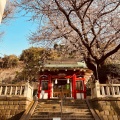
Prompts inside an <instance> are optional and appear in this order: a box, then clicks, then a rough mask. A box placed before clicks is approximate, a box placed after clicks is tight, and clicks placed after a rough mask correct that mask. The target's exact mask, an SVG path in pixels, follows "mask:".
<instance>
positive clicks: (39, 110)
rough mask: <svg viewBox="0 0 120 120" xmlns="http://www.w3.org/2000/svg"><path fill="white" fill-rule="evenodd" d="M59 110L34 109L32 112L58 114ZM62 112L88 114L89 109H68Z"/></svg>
mask: <svg viewBox="0 0 120 120" xmlns="http://www.w3.org/2000/svg"><path fill="white" fill-rule="evenodd" d="M60 110H61V109H55V110H53V109H47V108H46V109H40V108H39V109H35V110H34V112H59V111H60ZM62 111H63V112H64V111H65V112H70V111H71V112H79V113H80V112H90V111H89V109H75V108H73V109H69V108H63V109H62Z"/></svg>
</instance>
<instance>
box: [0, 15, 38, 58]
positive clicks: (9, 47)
mask: <svg viewBox="0 0 120 120" xmlns="http://www.w3.org/2000/svg"><path fill="white" fill-rule="evenodd" d="M28 19H29V18H28V17H18V18H15V19H13V20H10V21H9V23H7V24H6V25H4V24H1V25H0V31H4V32H5V34H4V35H3V37H2V38H0V56H3V55H4V54H5V55H10V54H15V55H17V56H19V55H20V54H21V53H22V50H24V49H27V48H29V47H31V46H32V45H31V44H29V41H28V40H27V37H28V36H29V33H30V31H35V29H36V26H37V25H36V24H35V23H34V22H33V21H31V22H30V21H28Z"/></svg>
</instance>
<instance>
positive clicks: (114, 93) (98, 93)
mask: <svg viewBox="0 0 120 120" xmlns="http://www.w3.org/2000/svg"><path fill="white" fill-rule="evenodd" d="M91 97H92V98H99V97H120V84H100V83H99V82H98V81H96V83H94V84H92V85H91Z"/></svg>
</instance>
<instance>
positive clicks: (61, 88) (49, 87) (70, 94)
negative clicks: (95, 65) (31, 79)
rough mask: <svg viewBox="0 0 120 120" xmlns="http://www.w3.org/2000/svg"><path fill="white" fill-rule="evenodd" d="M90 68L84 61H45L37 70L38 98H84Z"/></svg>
mask: <svg viewBox="0 0 120 120" xmlns="http://www.w3.org/2000/svg"><path fill="white" fill-rule="evenodd" d="M91 73H92V72H91V70H89V69H88V68H87V67H86V64H85V63H84V62H56V63H55V62H54V63H52V62H51V63H47V64H45V65H44V67H41V69H40V71H39V87H38V98H39V99H59V98H60V97H61V96H62V97H63V98H65V99H85V98H86V82H87V80H88V79H89V77H90V76H91Z"/></svg>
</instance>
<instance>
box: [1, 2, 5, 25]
mask: <svg viewBox="0 0 120 120" xmlns="http://www.w3.org/2000/svg"><path fill="white" fill-rule="evenodd" d="M5 5H6V0H0V23H1V21H2V17H3V13H4V9H5Z"/></svg>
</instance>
